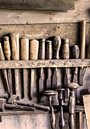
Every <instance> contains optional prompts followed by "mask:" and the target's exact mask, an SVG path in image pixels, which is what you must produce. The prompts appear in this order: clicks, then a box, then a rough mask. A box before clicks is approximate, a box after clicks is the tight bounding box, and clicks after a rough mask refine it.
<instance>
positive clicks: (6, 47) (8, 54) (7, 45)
mask: <svg viewBox="0 0 90 129" xmlns="http://www.w3.org/2000/svg"><path fill="white" fill-rule="evenodd" d="M4 55H5V58H6V60H8V61H10V59H11V49H10V42H9V37H8V36H5V37H4ZM7 73H8V83H9V87H10V95H12V94H13V84H12V71H11V69H8V71H7Z"/></svg>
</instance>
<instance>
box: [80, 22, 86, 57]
mask: <svg viewBox="0 0 90 129" xmlns="http://www.w3.org/2000/svg"><path fill="white" fill-rule="evenodd" d="M85 37H86V21H82V24H81V54H80V58H81V59H84V58H85Z"/></svg>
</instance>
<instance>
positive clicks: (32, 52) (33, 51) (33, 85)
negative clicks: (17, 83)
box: [30, 39, 39, 101]
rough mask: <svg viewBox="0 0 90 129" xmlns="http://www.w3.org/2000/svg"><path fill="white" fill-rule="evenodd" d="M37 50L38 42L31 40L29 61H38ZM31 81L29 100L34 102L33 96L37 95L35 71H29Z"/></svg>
mask: <svg viewBox="0 0 90 129" xmlns="http://www.w3.org/2000/svg"><path fill="white" fill-rule="evenodd" d="M38 49H39V41H38V40H35V39H33V40H31V41H30V60H37V59H38ZM30 77H31V81H30V98H31V99H33V101H36V99H35V95H36V93H37V86H36V81H37V78H36V69H31V76H30Z"/></svg>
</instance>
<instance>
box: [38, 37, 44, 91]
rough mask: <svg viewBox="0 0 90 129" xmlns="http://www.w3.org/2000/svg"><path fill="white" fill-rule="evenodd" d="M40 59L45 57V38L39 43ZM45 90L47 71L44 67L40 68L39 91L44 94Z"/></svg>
mask: <svg viewBox="0 0 90 129" xmlns="http://www.w3.org/2000/svg"><path fill="white" fill-rule="evenodd" d="M39 50H40V52H39V53H40V54H39V59H40V60H44V59H45V39H41V41H40V44H39ZM44 90H45V71H44V69H43V68H40V69H39V93H40V94H42V93H43V92H44Z"/></svg>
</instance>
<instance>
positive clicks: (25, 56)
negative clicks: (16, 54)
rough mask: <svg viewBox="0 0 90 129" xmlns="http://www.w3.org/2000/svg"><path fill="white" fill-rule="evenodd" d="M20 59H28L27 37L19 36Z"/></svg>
mask: <svg viewBox="0 0 90 129" xmlns="http://www.w3.org/2000/svg"><path fill="white" fill-rule="evenodd" d="M21 59H22V60H29V39H28V38H26V37H22V38H21Z"/></svg>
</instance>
